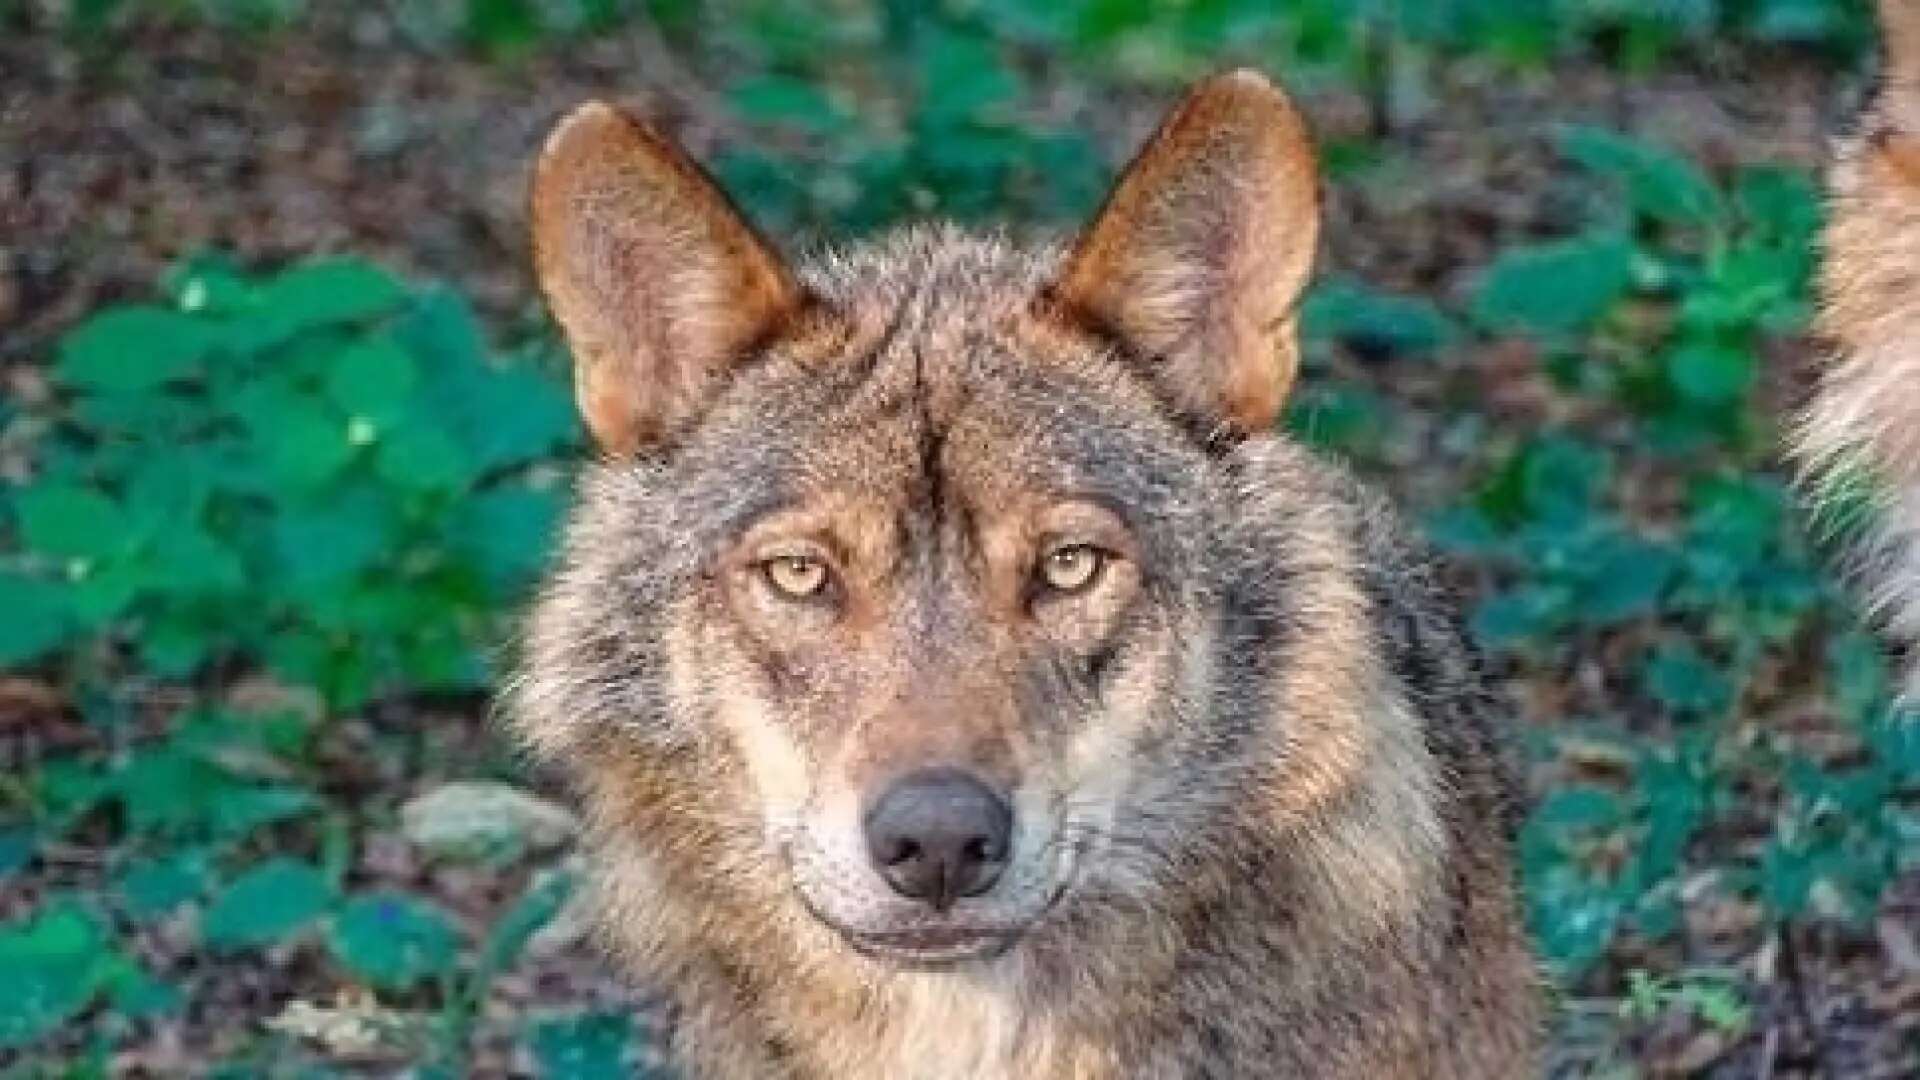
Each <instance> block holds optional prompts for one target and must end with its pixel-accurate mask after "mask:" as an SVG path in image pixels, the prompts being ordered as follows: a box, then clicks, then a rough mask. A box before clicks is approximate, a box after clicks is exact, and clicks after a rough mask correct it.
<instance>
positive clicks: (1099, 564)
mask: <svg viewBox="0 0 1920 1080" xmlns="http://www.w3.org/2000/svg"><path fill="white" fill-rule="evenodd" d="M1106 564H1107V556H1106V553H1105V552H1103V551H1101V550H1100V549H1099V548H1097V547H1094V546H1093V545H1092V544H1068V545H1066V546H1064V547H1057V548H1054V549H1053V550H1052V551H1049V552H1047V553H1046V555H1044V556H1042V557H1041V559H1040V567H1039V573H1040V582H1041V584H1043V585H1045V586H1046V587H1047V588H1049V589H1052V590H1053V591H1054V592H1060V593H1076V592H1080V591H1081V590H1083V589H1085V588H1087V587H1088V586H1089V585H1092V584H1093V582H1094V580H1095V579H1096V578H1098V577H1099V576H1100V571H1101V570H1102V569H1103V568H1105V566H1106Z"/></svg>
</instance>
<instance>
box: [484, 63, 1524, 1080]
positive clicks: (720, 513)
mask: <svg viewBox="0 0 1920 1080" xmlns="http://www.w3.org/2000/svg"><path fill="white" fill-rule="evenodd" d="M548 154H549V157H550V160H549V161H548V162H547V163H545V164H543V166H542V167H541V168H540V169H539V170H538V172H537V178H536V190H535V197H534V214H535V232H536V236H537V237H539V238H540V249H541V252H542V255H541V261H540V270H541V274H542V279H543V283H544V284H545V287H546V288H547V290H548V292H549V296H550V298H551V299H552V301H553V306H554V310H555V314H556V315H557V316H558V317H559V319H560V321H561V323H562V324H563V326H564V327H565V329H566V330H567V332H568V335H569V337H570V339H571V340H572V341H573V343H574V347H575V351H576V355H577V356H578V357H579V363H580V365H581V372H582V374H581V377H582V381H583V385H590V386H591V387H592V392H591V393H590V394H588V395H587V396H584V397H583V399H582V400H583V408H584V409H586V410H587V412H588V417H589V421H590V424H591V425H592V427H593V430H594V431H595V432H596V435H598V436H599V438H600V439H601V441H602V444H603V447H604V448H605V449H606V450H607V451H608V454H607V456H606V458H605V459H603V460H602V461H601V462H600V463H598V464H596V465H594V466H592V467H590V468H589V469H588V471H587V473H586V475H585V476H584V478H583V480H582V487H581V493H580V500H579V504H578V507H577V509H576V513H575V516H574V519H573V521H572V523H571V526H570V528H569V530H568V535H567V540H566V545H565V550H564V553H563V556H562V558H561V560H560V561H559V564H558V568H557V570H556V572H555V573H554V575H553V578H552V580H551V581H550V583H549V585H548V587H547V589H546V591H545V593H544V595H543V597H542V599H541V600H540V602H539V604H538V605H537V607H536V610H535V613H534V617H533V620H532V623H531V626H530V631H529V644H528V654H527V657H526V663H525V667H524V672H523V675H522V678H521V681H520V683H519V686H518V688H517V692H516V702H515V708H514V713H513V715H514V718H515V722H516V724H517V726H518V729H519V731H520V732H521V733H522V734H523V736H524V737H525V739H526V740H527V742H528V743H529V745H530V746H532V747H533V748H534V749H535V750H536V751H538V752H539V753H540V754H541V755H542V756H544V757H546V758H547V759H549V760H552V761H554V762H557V763H558V764H559V765H560V766H561V767H562V768H563V769H564V770H565V772H566V773H567V774H568V775H569V776H570V777H571V778H572V779H573V780H575V781H576V782H577V784H578V785H579V787H580V790H581V794H582V797H583V801H584V803H585V805H586V807H587V810H588V812H589V817H590V820H591V822H592V835H593V837H594V842H595V848H596V851H597V853H598V855H597V859H596V863H597V866H598V868H599V871H600V873H599V878H600V884H599V888H598V898H599V904H600V908H601V910H602V913H603V916H604V918H603V924H604V928H605V932H606V938H607V941H608V943H609V945H610V946H611V947H613V948H614V949H616V950H617V951H618V952H619V953H621V954H622V955H623V956H624V957H625V958H626V959H627V961H628V962H629V964H630V966H631V967H632V969H633V970H634V971H635V972H636V973H638V974H641V975H643V976H645V977H647V978H648V979H649V980H650V981H652V982H653V983H655V984H657V985H658V986H660V987H661V988H662V989H663V990H664V991H665V992H666V993H667V994H668V995H669V997H670V999H671V1000H672V1002H673V1004H674V1010H675V1016H674V1021H675V1023H674V1050H675V1052H676V1054H677V1055H678V1057H679V1059H680V1061H681V1062H682V1063H683V1065H684V1066H685V1067H686V1068H687V1069H688V1070H689V1071H690V1072H691V1073H692V1074H693V1075H694V1076H698V1077H791V1078H796V1080H798V1078H828V1077H831V1078H834V1080H860V1078H869V1077H870V1078H874V1080H880V1078H887V1080H894V1078H903V1077H905V1078H914V1077H923V1078H928V1080H944V1078H962V1077H983V1078H997V1077H1008V1078H1014V1077H1018V1078H1027V1077H1034V1078H1047V1077H1058V1078H1069V1077H1082V1078H1108V1077H1170V1076H1190V1077H1227V1076H1254V1075H1261V1076H1267V1075H1293V1076H1316V1077H1333V1078H1340V1077H1462V1078H1465V1077H1473V1078H1481V1077H1492V1078H1498V1077H1522V1076H1528V1075H1531V1074H1533V1073H1534V1072H1535V1070H1536V1066H1537V1061H1536V1052H1537V1045H1538V1040H1539V1025H1540V1019H1541V1016H1540V1013H1541V1005H1540V999H1539V989H1538V984H1537V979H1536V973H1535V968H1534V963H1533V960H1532V958H1531V956H1530V954H1529V951H1528V948H1527V945H1526V942H1525V937H1524V933H1523V932H1522V929H1521V927H1520V925H1519V920H1518V914H1517V910H1516V902H1515V896H1514V890H1513V885H1512V881H1511V868H1510V866H1509V852H1508V847H1509V836H1510V830H1511V828H1512V825H1513V822H1514V817H1515V809H1514V807H1515V797H1514V793H1513V784H1512V779H1511V777H1510V775H1509V774H1508V772H1507V771H1506V769H1505V768H1504V767H1503V764H1502V750H1501V746H1500V743H1499V739H1498V730H1497V729H1498V715H1497V712H1496V710H1495V709H1494V708H1493V706H1492V704H1491V701H1490V698H1489V696H1488V695H1487V693H1486V691H1485V688H1484V686H1483V683H1482V681H1481V677H1480V675H1479V672H1478V670H1477V666H1476V663H1475V660H1474V657H1473V655H1472V653H1471V651H1470V650H1469V649H1468V647H1467V646H1466V644H1465V642H1464V640H1463V638H1462V636H1461V634H1460V632H1459V630H1458V628H1457V626H1456V625H1455V623H1454V621H1453V619H1452V617H1451V614H1450V608H1449V605H1448V601H1447V598H1446V597H1444V596H1443V595H1442V593H1441V591H1440V590H1439V589H1438V588H1437V587H1436V586H1435V585H1434V584H1433V582H1432V579H1431V576H1430V573H1429V571H1428V569H1427V565H1426V559H1425V557H1424V556H1423V555H1422V554H1421V553H1420V552H1419V551H1418V549H1416V548H1414V547H1413V546H1411V545H1410V544H1409V543H1408V542H1407V541H1406V540H1405V539H1404V538H1403V537H1402V535H1401V533H1400V531H1399V529H1398V527H1397V526H1396V524H1395V523H1394V521H1393V518H1392V516H1391V514H1390V513H1389V512H1388V511H1387V510H1386V509H1385V507H1384V506H1383V505H1382V504H1381V503H1380V502H1379V501H1378V500H1377V499H1376V498H1375V497H1374V496H1372V495H1370V494H1368V493H1366V492H1364V491H1363V490H1361V489H1359V488H1358V487H1357V486H1355V485H1354V484H1353V483H1352V482H1351V481H1350V480H1348V479H1347V478H1346V477H1345V475H1344V474H1343V473H1341V472H1340V471H1339V470H1337V469H1336V468H1334V467H1332V466H1330V465H1328V464H1326V463H1324V462H1321V461H1319V460H1317V459H1316V458H1314V457H1313V456H1312V455H1310V454H1308V453H1306V452H1304V451H1302V450H1301V449H1299V448H1297V447H1295V446H1293V445H1291V444H1289V443H1288V442H1287V441H1285V440H1284V439H1281V438H1279V437H1277V436H1274V435H1272V434H1269V433H1268V432H1267V430H1266V429H1267V427H1268V425H1269V423H1270V422H1271V420H1272V418H1273V416H1274V413H1275V411H1276V410H1277V408H1278V406H1279V404H1280V402H1281V401H1282V400H1283V398H1284V395H1285V392H1286V388H1287V384H1288V383H1289V382H1290V380H1291V378H1292V356H1293V355H1294V354H1293V347H1294V345H1293V340H1292V323H1293V310H1294V306H1295V304H1296V302H1297V300H1298V295H1299V292H1300V290H1301V289H1302V288H1303V287H1304V285H1305V282H1306V278H1307V274H1308V269H1309V267H1310V265H1311V261H1312V254H1313V252H1312V248H1313V243H1314V236H1315V228H1316V219H1317V214H1316V212H1315V210H1314V206H1315V202H1316V199H1315V192H1314V187H1313V185H1314V180H1313V176H1314V167H1313V161H1312V152H1311V148H1310V146H1309V144H1308V142H1307V139H1306V135H1305V129H1304V127H1303V125H1302V124H1301V122H1300V120H1299V118H1298V116H1297V115H1295V113H1294V112H1293V110H1292V108H1291V106H1290V105H1289V104H1288V103H1287V102H1286V100H1285V99H1284V98H1283V97H1282V96H1281V95H1280V94H1279V92H1278V91H1276V90H1274V89H1273V88H1272V87H1271V85H1270V84H1268V83H1267V82H1266V81H1265V80H1264V79H1262V78H1260V77H1259V76H1255V75H1251V74H1246V73H1240V74H1235V75H1229V76H1223V77H1221V78H1219V79H1215V80H1212V81H1210V82H1208V83H1206V84H1203V85H1202V86H1201V87H1200V88H1199V89H1198V90H1196V91H1195V93H1194V95H1193V96H1192V97H1191V98H1190V99H1189V100H1188V102H1187V103H1186V104H1185V105H1183V106H1182V107H1181V109H1180V110H1178V111H1177V112H1176V113H1175V114H1174V116H1173V117H1172V118H1171V119H1170V120H1169V121H1168V124H1167V125H1166V126H1165V127H1164V128H1163V129H1162V131H1161V133H1160V134H1159V135H1157V136H1156V137H1155V139H1154V141H1153V142H1152V143H1150V144H1149V146H1148V148H1147V149H1146V150H1145V151H1144V152H1143V154H1142V157H1141V159H1140V160H1139V161H1137V162H1136V163H1135V164H1134V166H1133V167H1132V168H1131V169H1130V170H1129V171H1128V173H1127V175H1126V177H1125V178H1123V179H1122V181H1121V182H1120V185H1119V187H1118V188H1117V190H1116V193H1115V194H1114V196H1113V197H1112V198H1111V199H1110V200H1109V202H1108V206H1107V208H1106V210H1105V211H1103V213H1102V214H1101V216H1100V217H1099V218H1098V219H1097V220H1096V221H1095V223H1094V224H1093V225H1092V226H1091V227H1089V229H1088V230H1087V231H1086V232H1085V233H1084V234H1083V235H1082V238H1081V240H1080V241H1079V243H1078V245H1077V246H1075V247H1074V248H1073V249H1072V250H1071V251H1069V252H1067V253H1064V254H1062V253H1059V252H1054V251H1038V252H1025V251H1019V250H1016V249H1014V248H1012V247H1010V246H1008V245H1007V244H1005V243H1003V242H1001V241H999V240H997V239H993V238H982V237H976V236H968V235H965V234H962V233H959V232H957V231H954V230H951V229H944V228H917V229H910V230H906V231H903V232H900V233H897V234H895V235H893V236H892V237H889V238H886V239H884V240H882V241H880V242H878V243H876V244H873V245H870V246H866V247H862V248H858V249H854V250H852V251H849V252H846V253H842V254H838V255H828V256H826V257H824V258H822V259H820V260H817V261H814V262H812V263H809V264H805V265H803V266H801V267H800V268H798V269H797V270H796V271H792V272H788V271H785V270H781V269H778V267H779V265H780V264H779V263H778V260H777V259H776V258H775V257H774V256H773V255H772V254H771V252H770V249H768V248H766V247H765V246H764V245H762V244H761V243H760V241H759V240H758V239H757V238H753V234H752V230H751V229H750V228H748V227H747V226H746V225H745V224H744V223H743V222H741V221H740V220H739V219H738V217H737V215H735V213H734V211H733V210H732V209H731V208H730V207H729V206H727V205H726V203H725V201H724V199H722V198H720V197H719V195H718V193H717V191H715V189H714V188H713V187H712V185H711V183H710V182H709V181H707V180H706V179H705V178H704V177H703V176H702V175H700V174H699V173H698V171H697V169H693V168H692V167H691V166H690V165H687V164H685V159H684V157H682V156H681V155H680V154H679V152H678V151H677V150H674V149H672V148H671V147H670V146H668V144H666V143H665V142H664V140H662V139H660V138H659V137H658V136H657V135H654V134H652V133H651V132H648V131H647V130H646V129H644V128H643V127H640V126H639V125H637V124H634V123H632V122H631V121H627V120H625V119H624V118H620V117H618V116H617V114H614V113H612V112H611V111H609V110H605V109H604V108H603V107H599V106H588V107H586V109H584V110H582V111H581V112H579V113H576V114H575V116H574V118H572V119H570V120H568V121H567V122H566V123H564V124H563V125H562V127H561V129H560V131H559V133H558V134H556V136H555V137H554V140H553V142H552V143H550V145H549V150H548ZM687 214H691V215H694V217H695V220H692V221H679V220H665V221H661V220H648V221H644V222H632V223H628V222H626V221H625V218H626V216H628V215H637V216H640V217H649V216H657V215H666V216H667V217H668V218H673V217H674V216H676V215H687ZM589 235H592V236H595V237H598V238H596V239H591V240H583V239H581V237H584V236H589ZM570 237H571V238H573V239H567V238H570ZM556 238H559V239H556ZM715 282H733V283H735V285H736V286H738V287H744V288H745V289H746V290H747V299H746V301H745V302H743V303H742V304H741V305H738V306H734V305H729V304H725V303H717V304H716V303H713V302H712V298H714V297H716V296H724V295H725V294H724V293H723V292H716V291H713V290H714V289H715V288H716V286H714V284H713V283H715ZM788 282H790V283H791V287H790V288H789V286H788V285H787V284H786V283H788ZM582 283H585V284H582ZM741 283H744V285H741ZM683 293H691V294H692V296H693V300H692V301H689V300H688V298H687V296H686V295H683ZM663 312H665V313H667V314H666V315H665V316H664V317H663V315H662V313H663ZM662 326H664V327H667V328H669V329H668V330H665V331H662V330H659V329H657V328H658V327H662ZM596 410H599V411H600V414H601V416H603V417H605V418H606V419H596V413H595V411H596ZM1063 542H1065V543H1070V544H1080V545H1088V546H1091V547H1093V548H1095V549H1096V550H1098V551H1100V552H1102V553H1104V554H1103V556H1102V563H1101V566H1102V568H1103V569H1102V570H1101V571H1100V572H1099V573H1098V575H1097V576H1096V577H1095V578H1094V579H1093V581H1092V582H1091V583H1090V584H1089V585H1088V586H1087V587H1086V588H1084V589H1081V590H1078V591H1075V592H1072V593H1057V594H1056V593H1051V592H1048V591H1046V590H1045V589H1044V588H1042V587H1041V586H1040V584H1039V579H1038V577H1037V576H1036V569H1035V568H1036V564H1037V562H1038V561H1039V560H1040V559H1041V558H1042V557H1043V556H1044V555H1045V553H1046V552H1048V551H1049V550H1053V545H1058V544H1061V543H1063ZM794 552H801V553H803V554H804V555H805V557H806V558H808V559H810V560H815V561H817V562H818V563H819V564H822V565H824V566H825V567H827V568H828V570H829V571H830V577H829V579H828V580H829V581H830V582H831V587H827V588H823V589H822V591H821V592H820V593H819V594H817V595H810V596H807V597H805V598H801V599H796V598H794V597H792V596H790V595H783V594H778V593H777V592H776V591H775V590H773V589H772V588H771V587H770V586H769V585H768V583H767V579H766V577H765V566H766V565H767V564H766V560H768V559H770V558H782V557H786V556H789V555H791V554H792V553H794ZM929 764H942V765H949V764H950V765H957V766H962V767H964V768H966V769H967V770H970V771H971V772H973V773H976V774H978V775H980V776H983V777H987V778H988V779H989V780H990V781H991V782H992V783H994V784H996V785H1000V786H1002V787H1004V788H1005V789H1006V790H1007V791H1008V792H1010V793H1011V795H1010V798H1011V802H1012V804H1013V807H1014V811H1015V817H1016V821H1017V824H1016V831H1015V836H1014V840H1013V845H1012V847H1013V853H1014V854H1013V857H1012V858H1011V859H1010V861H1009V863H1008V866H1007V869H1006V871H1005V873H1004V874H1003V875H1002V877H1001V879H1000V880H999V881H998V882H997V883H996V884H995V885H994V887H993V888H992V889H991V890H989V891H987V892H985V893H983V894H981V895H979V896H977V897H971V898H968V899H964V900H961V901H960V902H959V903H957V904H955V905H954V906H953V907H952V909H951V910H949V911H945V912H936V911H932V910H930V909H928V908H927V907H926V906H924V905H915V904H914V903H912V902H908V901H904V900H902V899H901V898H900V897H898V896H894V895H892V894H890V893H889V891H888V890H887V888H886V886H885V885H884V883H882V882H881V881H880V880H879V879H878V877H877V876H876V874H875V873H874V871H873V870H872V869H871V868H870V867H868V866H867V865H866V864H865V860H864V859H863V858H862V857H861V855H860V848H859V845H858V843H857V842H856V841H855V840H853V839H851V837H852V836H853V834H855V833H857V831H858V821H859V815H860V808H861V806H862V805H863V804H864V803H865V802H866V801H867V800H870V799H871V797H872V795H873V793H874V792H875V791H876V790H877V789H878V788H879V787H880V786H881V785H884V784H885V783H887V782H888V781H889V780H890V779H891V778H894V777H897V776H899V775H902V774H903V773H904V772H906V771H908V770H911V769H915V768H919V767H923V766H926V765H929ZM942 935H945V936H942ZM955 935H957V936H955ZM949 941H957V942H959V944H957V945H952V946H949V945H946V944H940V943H943V942H949ZM874 942H880V943H882V944H881V945H880V946H878V947H875V946H873V943H874ZM856 943H858V944H860V945H861V946H862V947H861V948H856V947H855V944H856ZM901 943H904V944H901ZM929 943H933V944H929ZM949 947H950V948H952V949H954V950H957V951H955V952H953V953H952V954H951V955H949V954H947V953H943V952H941V950H942V949H947V948H949ZM915 950H920V951H915ZM929 950H930V951H929Z"/></svg>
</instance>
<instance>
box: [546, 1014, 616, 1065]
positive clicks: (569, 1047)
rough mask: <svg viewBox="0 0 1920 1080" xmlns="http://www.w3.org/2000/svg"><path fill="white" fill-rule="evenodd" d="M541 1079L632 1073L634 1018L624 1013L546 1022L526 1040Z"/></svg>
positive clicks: (591, 1015) (584, 1015) (579, 1016)
mask: <svg viewBox="0 0 1920 1080" xmlns="http://www.w3.org/2000/svg"><path fill="white" fill-rule="evenodd" d="M528 1041H529V1042H530V1043H531V1045H532V1049H533V1060H534V1061H535V1063H536V1064H537V1065H538V1066H539V1069H540V1075H541V1076H542V1077H545V1078H548V1080H591V1078H598V1077H604V1076H624V1075H627V1074H629V1073H630V1072H631V1071H632V1066H631V1065H629V1064H628V1061H627V1056H628V1052H629V1049H630V1048H631V1046H632V1044H633V1017H632V1016H631V1014H629V1013H626V1012H587V1013H581V1014H580V1015H578V1016H572V1017H565V1018H562V1019H558V1020H547V1021H544V1022H542V1023H540V1024H539V1025H538V1026H536V1027H535V1028H534V1029H533V1034H532V1036H531V1037H530V1038H529V1040H528Z"/></svg>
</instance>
